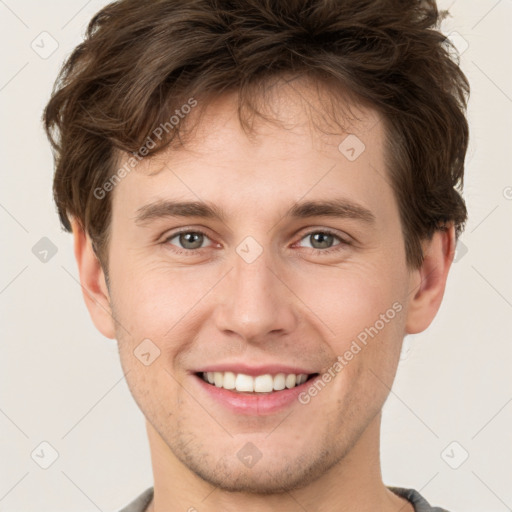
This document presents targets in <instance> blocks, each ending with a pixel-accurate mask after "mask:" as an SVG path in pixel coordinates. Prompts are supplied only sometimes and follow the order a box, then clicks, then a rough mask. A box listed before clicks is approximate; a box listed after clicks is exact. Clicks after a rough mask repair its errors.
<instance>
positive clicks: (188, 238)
mask: <svg viewBox="0 0 512 512" xmlns="http://www.w3.org/2000/svg"><path fill="white" fill-rule="evenodd" d="M202 237H203V235H202V234H201V233H194V232H193V231H188V232H187V233H181V234H180V237H179V240H180V244H181V245H182V246H183V247H185V248H186V249H198V248H199V247H201V245H202V242H203V239H202ZM194 239H195V240H194ZM198 240H199V243H198ZM188 243H192V247H190V246H187V244H188Z"/></svg>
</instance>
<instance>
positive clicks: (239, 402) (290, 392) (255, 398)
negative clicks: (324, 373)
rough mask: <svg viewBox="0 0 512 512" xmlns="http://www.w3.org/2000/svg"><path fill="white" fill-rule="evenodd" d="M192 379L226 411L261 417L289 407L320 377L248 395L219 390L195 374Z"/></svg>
mask: <svg viewBox="0 0 512 512" xmlns="http://www.w3.org/2000/svg"><path fill="white" fill-rule="evenodd" d="M192 377H193V378H194V379H195V380H196V381H197V383H198V384H199V386H200V388H201V389H203V390H204V391H205V392H206V393H207V394H208V396H209V397H211V398H212V399H213V400H215V401H216V402H218V403H220V404H222V405H223V406H224V407H226V408H227V409H229V410H231V411H233V412H236V413H238V414H247V415H249V416H261V415H264V414H273V413H276V412H278V411H281V410H283V409H285V408H286V407H288V406H290V405H291V404H292V403H293V402H294V401H297V402H298V398H297V397H298V395H300V393H301V392H302V391H304V390H305V389H306V388H308V387H309V386H310V385H311V384H312V383H313V382H314V381H315V380H316V379H317V378H318V377H320V375H317V376H315V377H313V378H312V379H309V380H307V381H306V382H303V383H302V384H300V385H298V386H296V387H294V388H291V389H283V390H281V391H273V392H272V393H250V394H249V393H239V392H235V391H230V390H229V389H224V388H219V387H217V386H214V385H212V384H208V383H207V382H205V381H204V380H203V379H202V378H201V377H198V376H197V375H195V374H193V375H192Z"/></svg>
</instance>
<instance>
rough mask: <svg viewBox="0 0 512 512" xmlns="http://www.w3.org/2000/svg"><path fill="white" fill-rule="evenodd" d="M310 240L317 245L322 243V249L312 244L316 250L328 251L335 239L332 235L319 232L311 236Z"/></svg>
mask: <svg viewBox="0 0 512 512" xmlns="http://www.w3.org/2000/svg"><path fill="white" fill-rule="evenodd" d="M310 238H311V240H312V241H314V242H315V243H316V242H319V243H320V245H321V247H317V246H315V243H312V244H311V245H312V246H313V247H315V248H316V249H328V248H329V247H330V246H331V244H332V241H333V238H334V237H333V235H331V234H330V233H322V232H318V233H314V234H313V235H310Z"/></svg>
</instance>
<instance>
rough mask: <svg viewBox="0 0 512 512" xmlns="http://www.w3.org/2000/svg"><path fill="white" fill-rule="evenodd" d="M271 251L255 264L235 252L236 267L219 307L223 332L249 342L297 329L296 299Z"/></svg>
mask: <svg viewBox="0 0 512 512" xmlns="http://www.w3.org/2000/svg"><path fill="white" fill-rule="evenodd" d="M267 252H268V251H263V253H262V254H261V255H260V256H259V257H258V258H257V259H256V260H255V261H253V262H251V263H248V262H247V261H245V260H244V259H243V258H241V257H239V256H238V254H235V255H234V258H233V265H234V268H233V269H232V270H231V271H230V272H229V273H228V275H227V276H226V279H224V280H223V281H224V284H223V286H222V294H223V297H222V299H223V300H221V301H220V302H221V303H220V304H219V305H218V306H217V308H216V310H215V323H216V327H217V328H218V329H219V330H220V331H221V332H223V333H224V334H226V333H227V334H231V335H233V333H234V334H236V335H237V336H238V337H239V338H241V339H242V340H243V341H246V342H249V343H261V342H264V341H265V340H268V339H269V338H273V339H275V337H276V336H277V337H278V336H280V335H284V334H288V333H290V332H293V331H294V330H295V328H296V326H297V322H298V318H299V316H298V315H297V312H296V310H295V304H296V298H295V296H294V294H293V292H292V291H291V289H290V287H289V285H288V284H287V283H286V282H285V280H284V279H283V278H281V277H280V276H279V271H278V270H277V266H278V265H276V263H275V262H274V261H273V258H272V257H271V256H267Z"/></svg>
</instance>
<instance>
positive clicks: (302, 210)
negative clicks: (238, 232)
mask: <svg viewBox="0 0 512 512" xmlns="http://www.w3.org/2000/svg"><path fill="white" fill-rule="evenodd" d="M165 217H202V218H205V219H217V220H220V221H221V222H223V223H226V220H227V215H226V213H225V212H224V210H223V209H222V208H219V207H218V206H216V205H214V204H212V203H209V202H202V201H169V200H158V201H155V202H153V203H149V204H147V205H145V206H142V207H140V208H139V209H138V210H137V214H136V216H135V223H136V224H139V225H142V224H147V223H148V222H150V221H152V220H155V219H160V218H165ZM310 217H334V218H349V219H356V220H360V221H362V222H364V223H366V224H368V225H372V224H375V221H376V218H375V215H374V214H373V213H372V212H371V211H370V210H368V209H367V208H365V207H363V206H361V205H359V204H357V203H354V202H352V201H350V200H348V199H344V198H339V199H329V200H317V201H304V202H301V203H296V204H294V205H293V206H292V207H291V208H290V209H289V210H288V212H287V213H286V214H285V216H284V218H297V219H306V218H310Z"/></svg>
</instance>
